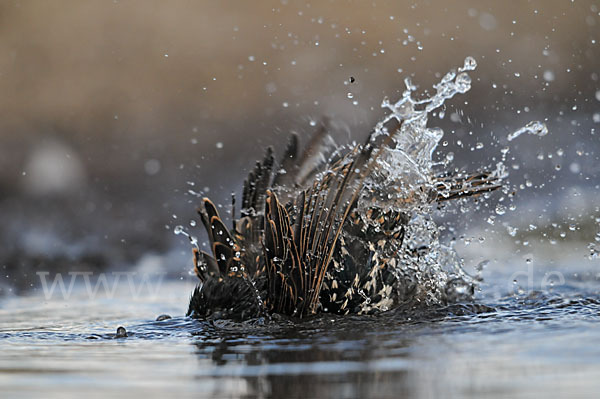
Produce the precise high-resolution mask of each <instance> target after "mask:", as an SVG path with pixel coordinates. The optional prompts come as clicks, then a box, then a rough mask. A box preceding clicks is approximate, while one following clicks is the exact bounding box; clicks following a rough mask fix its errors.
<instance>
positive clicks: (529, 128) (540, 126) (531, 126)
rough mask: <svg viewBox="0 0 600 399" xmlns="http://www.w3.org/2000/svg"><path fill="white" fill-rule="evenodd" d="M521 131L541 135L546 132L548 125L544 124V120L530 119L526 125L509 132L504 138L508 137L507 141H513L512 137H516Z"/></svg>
mask: <svg viewBox="0 0 600 399" xmlns="http://www.w3.org/2000/svg"><path fill="white" fill-rule="evenodd" d="M523 133H528V134H533V135H535V136H539V137H543V136H545V135H547V134H548V127H547V126H546V124H545V123H544V122H540V121H531V122H529V123H528V124H527V125H525V126H523V127H522V128H520V129H518V130H516V131H514V132H513V133H511V134H509V135H508V136H507V137H506V138H507V139H508V141H513V140H514V139H516V138H517V137H519V136H520V135H522V134H523Z"/></svg>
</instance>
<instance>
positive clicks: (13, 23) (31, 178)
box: [0, 0, 600, 294]
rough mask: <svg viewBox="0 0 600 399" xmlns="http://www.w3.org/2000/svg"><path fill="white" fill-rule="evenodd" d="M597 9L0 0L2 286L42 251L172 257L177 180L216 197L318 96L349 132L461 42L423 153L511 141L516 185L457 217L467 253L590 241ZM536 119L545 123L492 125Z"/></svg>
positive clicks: (430, 73)
mask: <svg viewBox="0 0 600 399" xmlns="http://www.w3.org/2000/svg"><path fill="white" fill-rule="evenodd" d="M599 12H600V10H599V6H598V5H597V3H596V2H594V1H585V0H574V1H558V0H557V1H548V0H539V1H535V0H532V1H519V2H516V1H515V2H510V3H503V2H498V1H482V0H476V1H475V0H474V1H465V0H463V1H456V2H437V1H416V2H407V1H398V0H392V1H383V0H381V1H375V2H366V1H342V0H331V1H319V2H316V1H315V2H296V1H292V0H279V1H269V0H265V1H260V2H243V1H219V2H215V1H194V2H190V1H169V2H162V1H116V0H115V1H104V0H102V1H100V0H98V1H92V0H88V1H79V0H72V1H69V0H57V1H43V0H39V1H35V0H32V1H13V0H4V1H2V2H0V93H1V94H0V218H1V220H2V223H0V243H1V251H0V271H2V273H1V276H0V292H2V293H3V294H7V293H19V292H23V290H25V289H27V288H31V287H34V288H35V286H36V285H37V284H38V283H39V282H38V281H37V279H36V276H35V272H36V271H39V270H47V271H67V270H78V271H81V270H90V271H94V270H101V269H102V270H104V269H123V268H127V269H132V268H141V269H143V270H162V271H166V272H168V273H170V274H171V275H173V276H186V277H187V276H188V270H189V268H190V265H191V259H190V256H189V255H190V254H189V244H188V243H187V242H186V239H185V237H182V236H175V235H174V234H173V228H174V226H176V225H183V226H187V227H188V228H190V230H192V231H193V230H194V229H193V228H191V227H190V224H193V222H192V220H194V219H195V212H194V209H195V206H196V203H197V202H198V199H197V198H196V197H195V196H194V195H193V194H191V193H190V192H189V190H192V191H193V192H195V193H201V194H202V195H209V196H211V197H212V198H213V199H214V200H215V201H216V202H219V203H222V204H223V205H224V206H225V205H228V204H229V201H230V200H229V197H230V193H231V192H232V191H237V192H238V193H239V190H240V188H241V182H242V181H243V179H244V178H245V175H246V173H247V172H248V170H249V169H250V168H251V167H252V166H253V163H254V160H255V159H257V158H258V157H259V156H260V155H261V154H262V152H263V151H264V148H265V147H266V146H267V145H273V146H274V147H275V148H276V149H279V150H281V149H282V147H283V146H284V145H285V142H286V140H287V136H288V134H289V132H291V131H296V132H298V133H299V134H300V137H301V138H304V139H305V140H306V138H307V137H308V136H309V135H310V133H311V132H312V131H313V130H314V125H315V123H316V122H318V121H319V120H320V119H321V118H322V117H324V116H327V117H329V118H331V121H332V132H331V133H332V135H333V137H334V139H335V141H336V142H337V143H339V144H345V143H347V142H349V141H351V140H363V139H364V138H365V137H366V135H367V134H368V133H369V131H370V129H371V127H372V126H373V125H374V123H375V122H376V121H377V120H378V119H379V118H381V116H382V115H383V110H382V109H381V108H380V104H381V100H382V99H383V98H384V97H385V96H389V97H390V98H392V99H396V98H398V96H399V95H400V93H401V92H402V90H403V89H404V84H403V79H404V78H405V77H407V76H409V77H411V78H412V80H413V82H414V83H415V84H417V85H418V86H419V92H421V93H423V92H426V91H427V90H429V92H431V85H432V84H433V83H435V82H437V81H438V80H439V79H440V77H441V76H443V75H444V74H445V73H446V72H447V71H449V70H450V69H451V68H454V67H458V66H461V65H462V63H463V60H464V58H465V57H466V56H472V57H474V58H475V59H476V60H477V62H478V68H477V69H476V70H475V71H474V72H472V73H471V76H472V78H473V87H472V90H471V91H470V92H469V93H467V94H465V95H462V96H459V97H456V98H454V99H453V100H451V101H450V102H448V104H447V106H446V107H445V108H444V112H441V113H438V114H436V116H435V117H434V118H432V119H431V120H430V125H431V126H439V127H441V128H443V129H444V131H445V132H446V135H445V137H444V140H445V141H447V144H446V145H444V146H441V147H440V154H438V155H437V156H438V158H441V157H444V156H446V154H447V153H448V152H452V153H453V154H454V162H453V164H454V166H455V167H457V168H459V169H474V168H478V167H486V166H490V165H491V166H494V165H495V164H496V162H497V161H498V160H499V159H500V155H501V150H502V149H503V148H505V147H507V146H508V147H509V153H508V158H507V166H509V171H510V173H511V176H510V186H511V189H514V190H515V191H517V194H516V196H515V197H514V199H513V200H512V202H511V205H512V206H510V207H509V206H508V204H506V205H507V208H514V209H510V211H507V212H494V209H495V208H494V207H495V206H496V204H495V203H494V202H493V201H492V202H491V205H490V206H489V207H488V208H484V209H481V210H480V211H478V212H477V215H475V216H469V218H468V221H472V222H471V223H459V224H458V225H457V228H456V229H457V230H456V234H455V235H457V236H462V237H463V238H465V240H466V241H467V243H469V242H471V238H475V240H474V241H475V242H476V243H477V245H478V246H474V245H471V246H470V248H471V249H472V250H467V251H466V252H465V253H466V254H469V253H471V254H476V255H477V257H480V258H483V257H486V256H488V255H486V253H485V245H486V244H485V243H486V242H487V243H490V242H492V241H493V242H495V244H496V245H497V243H498V242H499V241H498V240H504V241H506V242H508V243H510V245H513V246H514V245H516V246H517V247H519V248H521V247H523V246H525V247H527V248H525V251H535V248H536V245H538V244H539V245H540V248H542V247H543V248H545V247H544V245H545V244H549V245H551V244H552V242H553V241H554V244H556V241H557V240H558V243H559V244H560V242H562V241H565V240H575V241H576V242H578V243H580V244H576V245H575V246H572V247H570V248H572V249H570V250H569V251H570V253H571V254H574V255H575V256H576V257H581V258H582V259H583V258H584V257H586V256H593V255H594V251H595V247H594V246H593V245H594V243H595V240H599V239H600V235H598V221H599V220H600V211H599V209H598V200H597V195H598V191H600V190H599V186H598V185H599V184H600V183H599V179H598V176H599V175H600V163H599V162H598V161H599V160H598V154H599V140H598V134H599V133H598V129H599V128H600V82H599V74H600V43H599V41H600V35H599V33H600V14H599ZM351 77H352V78H354V79H353V80H354V82H353V83H351V82H350V78H351ZM532 120H540V121H544V122H545V123H546V124H547V126H548V129H549V134H548V135H547V136H546V137H542V138H540V137H535V136H528V135H523V136H521V137H519V138H518V139H516V140H514V141H512V142H510V143H509V142H508V141H507V139H506V137H507V136H508V135H509V134H510V133H512V132H514V131H515V130H517V129H518V128H520V127H522V126H524V125H525V124H527V123H528V122H529V121H532ZM496 201H497V200H496ZM490 216H491V217H492V219H490ZM451 217H452V216H451ZM454 217H455V218H456V219H460V220H461V221H463V222H464V219H465V218H464V216H461V214H460V212H458V213H457V215H454ZM476 226H479V227H476ZM532 226H533V227H532ZM514 229H517V230H514ZM461 230H462V232H461ZM470 237H471V238H470ZM481 237H483V238H484V239H483V240H481V239H479V240H478V239H477V238H481ZM486 237H487V240H485V238H486ZM490 237H492V238H491V239H490ZM494 237H496V238H494ZM531 237H533V238H531ZM465 240H463V245H464V241H465ZM561 240H562V241H561ZM507 245H508V244H507ZM473 248H475V249H473ZM531 248H534V249H531ZM554 248H557V250H556V251H554V252H560V245H558V247H557V246H556V245H554ZM469 251H471V252H469ZM540 252H543V251H540ZM563 252H564V251H563Z"/></svg>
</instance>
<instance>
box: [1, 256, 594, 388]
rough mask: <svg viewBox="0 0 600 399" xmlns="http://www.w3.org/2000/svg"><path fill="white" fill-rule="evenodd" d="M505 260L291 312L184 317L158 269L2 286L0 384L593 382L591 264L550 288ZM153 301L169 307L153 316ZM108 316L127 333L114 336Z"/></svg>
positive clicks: (181, 291)
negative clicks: (403, 303) (455, 299)
mask: <svg viewBox="0 0 600 399" xmlns="http://www.w3.org/2000/svg"><path fill="white" fill-rule="evenodd" d="M509 266H510V265H505V267H504V268H503V269H504V270H498V269H495V270H493V271H492V270H489V269H486V270H488V272H485V273H484V278H485V287H488V288H484V289H483V291H482V292H481V293H480V294H479V295H478V298H477V300H476V301H474V302H472V303H464V304H456V305H452V306H449V307H440V308H431V309H430V310H428V311H426V312H425V311H422V312H419V313H413V314H409V313H398V312H394V311H391V312H388V313H383V314H381V315H379V316H350V317H338V316H331V315H329V316H323V317H318V318H315V319H309V320H305V321H301V322H299V323H291V322H286V321H279V322H271V323H267V324H261V323H259V322H249V323H241V324H235V323H231V322H225V321H222V322H214V323H205V322H201V321H197V320H191V319H189V318H186V317H183V316H182V314H183V312H184V311H185V309H186V306H185V305H186V303H185V300H186V299H187V295H188V292H189V290H190V284H189V283H188V282H165V283H164V284H163V286H162V287H161V289H160V291H159V295H158V296H157V295H147V296H143V295H142V296H140V297H139V298H137V299H135V300H134V299H132V298H131V296H130V295H128V293H127V290H118V291H117V293H116V295H115V296H114V297H112V298H97V299H95V300H90V299H89V298H86V296H85V295H83V292H81V291H80V292H79V293H78V294H76V295H81V296H79V297H77V296H76V297H75V298H71V300H69V301H64V300H62V299H60V298H52V299H50V300H45V298H44V296H43V294H42V293H41V292H38V293H33V294H32V295H30V296H25V297H18V298H12V299H11V298H7V299H4V300H3V301H2V302H1V303H0V306H1V310H0V315H1V316H0V317H1V320H2V323H1V324H0V385H1V386H2V392H3V397H18V396H22V397H29V396H34V395H35V396H40V395H43V396H44V397H64V396H65V394H67V395H68V396H82V395H85V396H86V397H105V396H107V395H113V394H119V395H120V396H122V397H141V396H144V397H159V396H164V395H168V396H173V397H255V396H257V397H398V395H399V394H406V395H407V396H424V397H432V396H433V397H440V396H442V397H443V396H451V395H461V396H467V397H481V396H482V395H486V396H490V397H506V396H510V397H531V396H536V397H540V396H541V397H546V396H548V397H558V396H563V395H566V394H567V393H568V394H570V395H584V394H592V393H594V392H598V389H600V378H599V377H600V324H599V323H598V321H599V319H600V295H599V292H600V291H599V288H600V284H599V283H600V281H599V280H598V276H596V274H595V273H593V272H592V273H590V270H588V271H587V272H586V271H585V268H584V269H583V270H578V273H577V277H575V275H574V273H569V274H568V275H567V274H565V275H566V279H565V282H564V284H562V285H556V286H555V287H554V288H553V289H552V290H550V289H546V290H545V291H535V290H534V291H532V292H529V293H523V294H521V295H513V294H512V293H511V292H510V291H509V290H508V285H507V282H508V281H509V279H510V278H511V276H510V274H509V271H512V270H514V267H512V268H511V267H509ZM590 266H593V264H592V263H589V264H587V266H586V267H590ZM572 269H573V265H562V266H561V267H560V268H559V270H563V271H565V270H572ZM591 270H593V269H591ZM542 274H543V273H542ZM538 277H539V276H537V275H536V276H534V279H535V280H536V281H539V280H537V278H538ZM490 287H495V288H498V287H502V289H503V292H499V293H498V292H495V293H494V294H492V292H494V291H496V290H495V289H491V288H490ZM160 313H169V314H171V315H172V316H173V318H172V319H169V320H165V321H161V322H156V321H153V320H154V319H155V318H156V316H158V315H159V314H160ZM121 325H122V326H124V327H125V328H126V329H127V331H128V334H129V336H128V337H127V338H120V339H116V338H115V333H116V330H117V327H118V326H121ZM92 338H93V339H92Z"/></svg>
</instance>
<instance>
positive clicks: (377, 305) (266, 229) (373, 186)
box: [188, 124, 500, 320]
mask: <svg viewBox="0 0 600 399" xmlns="http://www.w3.org/2000/svg"><path fill="white" fill-rule="evenodd" d="M401 128H402V125H401V124H400V126H398V127H397V128H396V129H395V130H394V133H393V134H387V136H384V137H383V138H382V137H381V135H380V136H379V137H376V136H375V135H371V136H370V137H369V139H368V140H367V142H366V144H364V145H354V146H352V147H350V148H347V149H346V150H345V151H340V150H337V151H335V152H333V153H331V152H332V151H331V150H330V146H329V144H328V140H330V139H329V136H327V134H326V132H327V129H326V126H325V125H323V126H322V127H321V129H320V130H319V131H318V132H317V133H316V134H315V135H314V136H313V139H312V140H311V142H310V143H309V145H308V146H307V149H306V150H305V151H304V152H303V153H302V154H299V152H298V139H297V137H296V136H295V135H293V136H292V138H291V140H290V143H289V145H288V146H287V149H286V152H285V154H284V157H283V159H282V160H281V161H280V162H279V164H278V165H275V159H274V157H273V153H272V150H271V149H268V150H267V153H266V156H265V158H264V159H263V160H262V161H261V162H257V164H256V167H255V168H254V170H253V171H252V172H251V173H250V175H249V176H248V179H247V180H246V182H245V184H244V191H243V196H242V204H241V205H242V207H241V212H240V217H239V218H237V219H236V218H235V216H234V215H233V212H232V218H233V219H234V221H233V226H232V228H231V229H228V228H227V227H226V225H225V223H224V221H223V219H222V218H221V216H220V215H219V213H218V211H217V208H216V207H215V206H214V204H213V203H212V202H211V201H210V200H209V199H207V198H205V199H203V203H202V206H201V207H200V209H199V210H198V212H199V214H200V216H201V218H202V222H203V224H204V226H205V228H206V230H207V233H208V237H209V241H210V247H211V250H212V254H208V253H206V252H202V251H199V250H198V249H195V250H194V264H195V271H196V274H197V275H198V277H199V278H200V280H201V282H202V284H201V285H200V286H198V287H197V288H196V289H195V291H194V293H193V295H192V299H191V301H190V305H189V310H188V315H190V316H192V317H196V318H230V319H238V320H243V319H249V318H253V317H258V316H261V315H269V314H273V313H278V314H285V315H289V316H295V317H306V316H308V315H312V314H316V313H320V312H330V313H336V314H342V315H343V314H349V313H355V314H369V313H374V312H379V311H385V310H388V309H392V308H394V307H396V306H398V305H399V304H402V303H406V302H407V301H411V300H416V301H418V300H420V298H419V293H418V292H417V291H418V289H417V287H416V286H415V279H414V278H413V277H414V276H412V275H411V270H412V269H411V268H410V267H408V268H402V267H400V266H401V265H402V264H403V262H404V263H410V262H416V261H415V259H419V256H420V255H419V251H421V250H422V248H420V247H419V245H418V243H416V241H415V240H412V241H411V243H410V245H409V244H407V243H406V242H405V236H406V235H407V230H410V227H409V226H410V220H411V218H413V217H414V215H413V213H414V211H415V209H421V208H423V207H427V206H430V205H431V204H434V203H436V202H440V201H444V200H446V199H452V198H457V197H462V196H470V195H476V194H480V193H483V192H489V191H492V190H494V189H496V188H498V187H499V186H500V185H499V178H498V177H497V176H495V175H493V174H489V173H477V174H473V175H464V176H460V175H458V176H453V177H446V178H441V177H432V176H426V175H423V174H422V173H417V172H415V171H414V170H413V169H411V168H413V166H414V165H413V166H411V165H412V164H411V163H410V162H408V163H407V165H409V166H407V167H405V168H404V169H402V168H401V169H393V170H391V171H390V170H389V165H390V163H393V162H394V160H393V159H397V156H398V154H396V153H399V154H400V155H401V156H405V155H406V154H405V152H404V151H403V149H402V148H398V144H397V143H395V141H394V140H393V136H394V135H395V134H396V133H397V132H400V131H401ZM403 154H404V155H403ZM394 157H395V158H394ZM392 158H393V159H392ZM402 162H404V161H402ZM413 163H414V162H413ZM386 165H387V166H388V170H384V169H386ZM394 170H395V171H396V172H397V171H398V170H401V171H403V172H402V175H394V173H393V172H394ZM415 170H416V169H415ZM384 172H385V173H384ZM390 181H393V184H390ZM409 233H410V232H409ZM409 266H410V265H409ZM415 270H416V269H415Z"/></svg>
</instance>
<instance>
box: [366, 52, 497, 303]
mask: <svg viewBox="0 0 600 399" xmlns="http://www.w3.org/2000/svg"><path fill="white" fill-rule="evenodd" d="M476 67H477V62H476V61H475V59H474V58H473V57H467V58H466V59H465V60H464V64H463V66H462V67H460V68H457V70H451V71H450V72H448V73H447V74H446V75H444V77H443V78H442V79H441V80H440V82H438V83H437V84H435V85H434V86H433V88H434V89H435V94H434V95H432V96H430V97H426V98H424V99H421V100H417V99H415V98H414V97H415V96H414V93H415V91H416V90H417V87H416V86H415V85H414V84H413V83H412V81H411V80H410V79H408V78H407V79H406V80H405V82H404V83H405V86H406V89H405V91H404V92H403V93H402V96H401V98H400V99H399V100H398V101H396V102H392V101H390V100H389V99H388V98H385V99H384V100H383V102H382V107H383V108H386V109H388V110H389V111H391V113H389V114H388V115H386V116H385V117H384V118H383V119H382V120H381V121H379V123H377V125H376V126H375V130H374V134H373V137H374V140H377V138H378V137H381V136H384V135H385V136H387V135H389V134H391V135H392V138H393V145H392V146H390V147H389V148H385V149H384V150H383V151H382V154H381V155H380V156H379V158H378V159H377V160H376V162H377V167H376V168H374V170H373V173H372V174H371V175H370V176H369V177H368V178H367V179H366V183H365V188H366V189H365V190H363V193H362V195H361V197H360V199H359V203H358V206H357V209H358V210H359V214H360V215H362V221H363V223H364V225H365V226H367V227H366V228H374V229H375V231H379V230H383V229H384V226H382V225H381V224H380V223H379V222H378V221H374V220H372V219H371V218H368V217H367V216H366V215H369V214H370V210H372V209H374V208H375V209H378V210H381V211H383V212H384V213H388V214H390V213H396V214H397V213H401V214H404V215H406V218H407V220H408V222H407V224H406V225H405V226H404V228H405V230H404V234H405V237H404V240H403V242H402V243H401V245H400V247H395V246H394V245H393V244H391V243H386V244H384V245H383V247H382V249H381V252H382V254H381V256H382V257H385V256H394V257H395V258H396V259H397V261H396V262H394V265H395V266H394V269H393V273H394V274H395V277H396V280H397V283H396V284H395V286H394V292H393V293H390V295H399V296H400V297H401V301H408V302H410V303H413V304H414V303H415V302H418V303H420V304H422V305H424V306H431V305H439V304H447V303H452V302H456V301H462V300H465V299H470V298H472V295H473V294H474V291H475V287H476V284H477V281H476V280H475V279H474V278H472V277H471V276H469V275H468V274H467V273H466V272H465V271H464V269H463V263H462V261H461V259H460V257H459V256H458V255H457V253H456V252H455V251H454V249H453V248H451V247H448V246H446V245H444V244H442V243H441V242H440V240H439V237H440V230H439V227H438V226H437V225H436V223H435V222H434V220H433V216H432V214H433V209H432V208H433V201H432V195H435V194H434V193H437V191H436V187H435V181H436V175H435V173H434V165H435V163H434V162H433V159H432V158H433V154H434V151H435V150H436V148H437V146H438V144H439V142H440V140H441V139H442V137H443V135H444V132H443V130H442V129H440V128H435V127H433V128H430V127H427V122H428V116H429V115H430V114H431V112H432V111H434V110H436V109H437V108H439V107H441V106H443V105H444V103H445V102H446V101H447V100H449V99H451V98H452V97H454V96H455V95H456V94H463V93H466V92H468V91H469V90H470V88H471V77H470V76H469V75H468V73H467V71H473V70H475V68H476ZM398 125H399V127H398ZM398 129H399V130H398ZM492 175H495V176H497V177H498V178H503V177H505V176H506V168H505V167H504V165H503V163H501V162H500V163H498V165H497V167H496V171H494V172H492Z"/></svg>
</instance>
